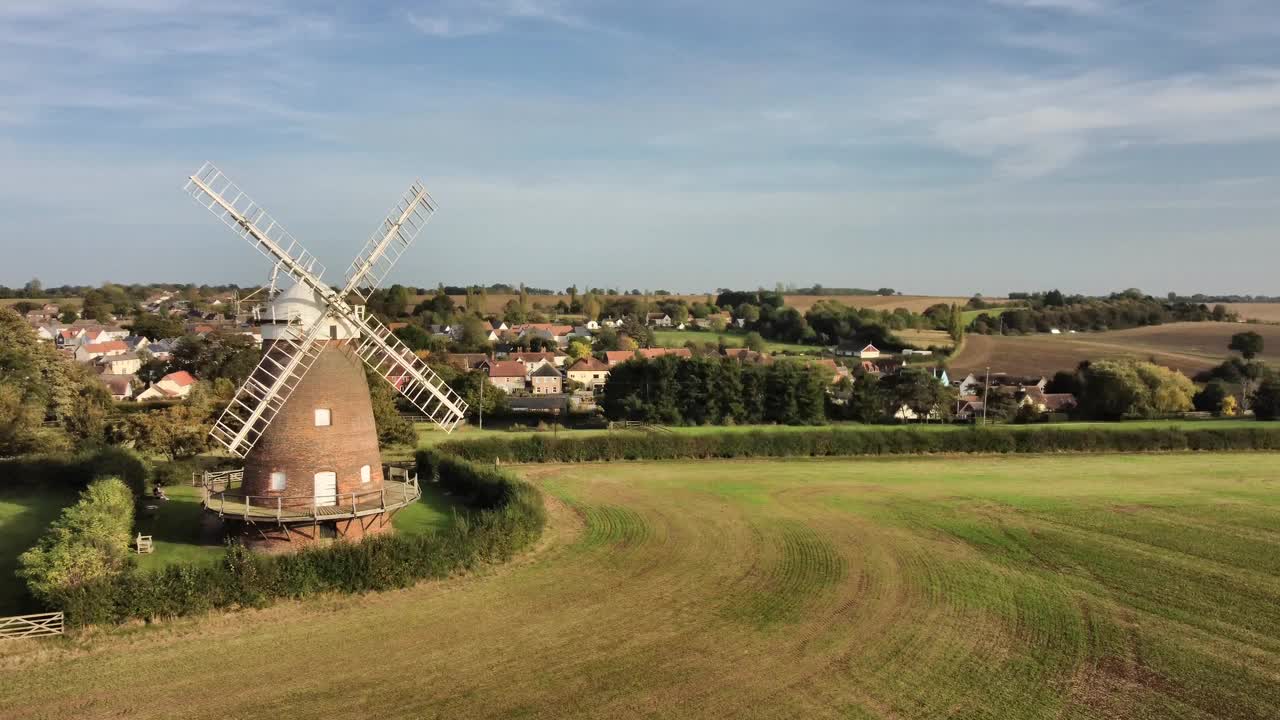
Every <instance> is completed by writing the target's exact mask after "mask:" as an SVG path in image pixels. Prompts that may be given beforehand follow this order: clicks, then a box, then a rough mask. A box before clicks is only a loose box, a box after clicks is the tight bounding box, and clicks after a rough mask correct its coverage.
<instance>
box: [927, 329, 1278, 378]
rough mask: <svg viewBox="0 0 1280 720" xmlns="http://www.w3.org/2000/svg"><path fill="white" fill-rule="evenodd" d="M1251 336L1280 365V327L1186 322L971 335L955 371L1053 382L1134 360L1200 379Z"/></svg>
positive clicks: (1266, 357)
mask: <svg viewBox="0 0 1280 720" xmlns="http://www.w3.org/2000/svg"><path fill="white" fill-rule="evenodd" d="M1250 330H1252V331H1254V332H1256V333H1258V334H1260V335H1262V337H1263V339H1264V343H1265V347H1266V350H1265V352H1264V353H1263V354H1262V355H1261V356H1260V357H1261V359H1262V360H1264V361H1268V362H1276V361H1280V325H1245V324H1241V323H1218V322H1185V323H1168V324H1165V325H1150V326H1147V327H1141V328H1131V329H1128V330H1109V331H1104V332H1079V333H1074V334H1071V333H1063V334H1061V335H1052V334H1049V333H1037V334H1035V335H1021V336H1015V335H1007V336H999V335H967V336H965V340H964V347H963V348H961V349H960V352H959V353H957V354H956V355H955V356H953V357H952V359H951V362H950V367H952V368H954V369H955V371H956V372H958V373H960V374H961V375H963V373H966V372H973V373H981V372H982V370H983V368H985V367H988V366H989V367H990V368H991V371H992V372H1006V373H1010V374H1013V375H1046V376H1052V375H1053V373H1055V372H1057V371H1058V370H1072V369H1074V368H1075V367H1076V366H1077V365H1079V364H1080V362H1081V361H1082V360H1104V359H1112V358H1124V357H1131V358H1137V359H1139V360H1154V361H1155V362H1156V363H1158V364H1160V365H1166V366H1168V367H1171V368H1174V369H1176V370H1181V371H1182V372H1184V373H1186V374H1187V375H1194V374H1196V373H1198V372H1200V371H1201V370H1207V369H1209V368H1211V367H1213V366H1215V365H1217V364H1218V363H1220V362H1222V361H1223V360H1224V359H1226V358H1227V357H1228V356H1230V355H1231V354H1232V353H1231V352H1230V351H1229V350H1227V344H1228V343H1230V342H1231V336H1232V335H1234V334H1236V333H1240V332H1246V331H1250Z"/></svg>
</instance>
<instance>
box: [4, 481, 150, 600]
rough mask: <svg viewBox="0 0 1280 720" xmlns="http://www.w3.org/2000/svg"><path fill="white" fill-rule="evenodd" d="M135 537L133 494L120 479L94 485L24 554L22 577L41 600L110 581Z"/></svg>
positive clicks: (126, 555)
mask: <svg viewBox="0 0 1280 720" xmlns="http://www.w3.org/2000/svg"><path fill="white" fill-rule="evenodd" d="M132 534H133V494H132V493H131V492H130V491H129V488H128V487H126V486H125V484H124V482H123V481H121V480H120V479H119V478H115V477H110V478H103V479H100V480H95V481H93V482H92V483H90V484H89V487H87V488H85V490H84V492H82V493H81V495H80V500H79V501H78V502H76V503H75V504H74V505H72V506H70V507H68V508H66V509H65V510H63V511H62V516H61V517H59V518H58V519H57V520H55V521H54V522H53V524H52V525H51V526H50V527H49V531H48V532H47V533H45V535H44V536H43V537H41V538H40V542H39V543H37V544H36V546H35V547H33V548H31V549H30V550H28V551H27V552H25V553H23V554H22V555H21V556H20V557H19V558H18V562H19V565H20V568H19V570H18V575H19V576H20V577H22V578H23V579H24V580H26V582H27V588H28V589H29V590H30V591H31V594H32V595H33V596H35V597H36V598H37V599H39V600H41V601H43V602H45V603H55V602H56V601H57V600H58V599H59V598H60V597H61V596H62V594H64V593H66V592H69V591H72V590H75V589H76V588H79V587H81V586H84V585H90V584H94V583H97V582H99V581H102V580H109V579H110V578H111V577H112V576H113V575H115V574H116V573H119V572H120V571H121V570H123V569H124V567H125V565H126V563H127V561H128V558H129V541H130V539H131V537H132Z"/></svg>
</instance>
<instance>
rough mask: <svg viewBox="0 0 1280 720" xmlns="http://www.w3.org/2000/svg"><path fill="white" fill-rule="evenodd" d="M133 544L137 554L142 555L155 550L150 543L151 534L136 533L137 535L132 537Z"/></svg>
mask: <svg viewBox="0 0 1280 720" xmlns="http://www.w3.org/2000/svg"><path fill="white" fill-rule="evenodd" d="M134 545H135V546H136V547H137V550H138V554H139V555H143V554H145V553H149V552H151V551H152V550H155V548H154V547H152V545H151V536H150V535H143V534H142V533H138V537H137V538H135V539H134Z"/></svg>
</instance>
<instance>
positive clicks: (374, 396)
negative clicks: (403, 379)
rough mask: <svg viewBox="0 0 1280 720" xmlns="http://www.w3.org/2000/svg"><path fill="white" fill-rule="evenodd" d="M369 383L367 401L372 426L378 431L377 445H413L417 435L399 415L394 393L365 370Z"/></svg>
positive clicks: (383, 382)
mask: <svg viewBox="0 0 1280 720" xmlns="http://www.w3.org/2000/svg"><path fill="white" fill-rule="evenodd" d="M365 381H366V382H367V383H369V399H370V401H372V403H373V424H374V426H375V427H376V428H377V429H378V445H379V446H380V447H386V446H388V445H397V444H399V445H415V444H417V441H418V435H417V433H416V432H415V431H414V429H413V423H412V422H410V421H409V420H407V419H405V418H404V417H403V416H401V415H400V410H399V408H397V407H396V391H395V390H394V389H393V388H392V387H391V386H390V385H389V384H387V381H386V380H383V379H382V378H380V377H378V376H377V375H375V374H374V373H373V372H372V371H370V370H368V369H367V368H366V369H365Z"/></svg>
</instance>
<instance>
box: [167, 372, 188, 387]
mask: <svg viewBox="0 0 1280 720" xmlns="http://www.w3.org/2000/svg"><path fill="white" fill-rule="evenodd" d="M165 380H168V381H169V382H171V383H173V384H174V385H177V386H178V387H186V386H188V385H190V384H192V383H194V382H195V381H196V379H195V378H194V377H192V375H191V373H189V372H187V371H186V370H179V371H177V372H171V373H169V374H168V375H165V376H164V377H162V378H160V382H164V381H165Z"/></svg>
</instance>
